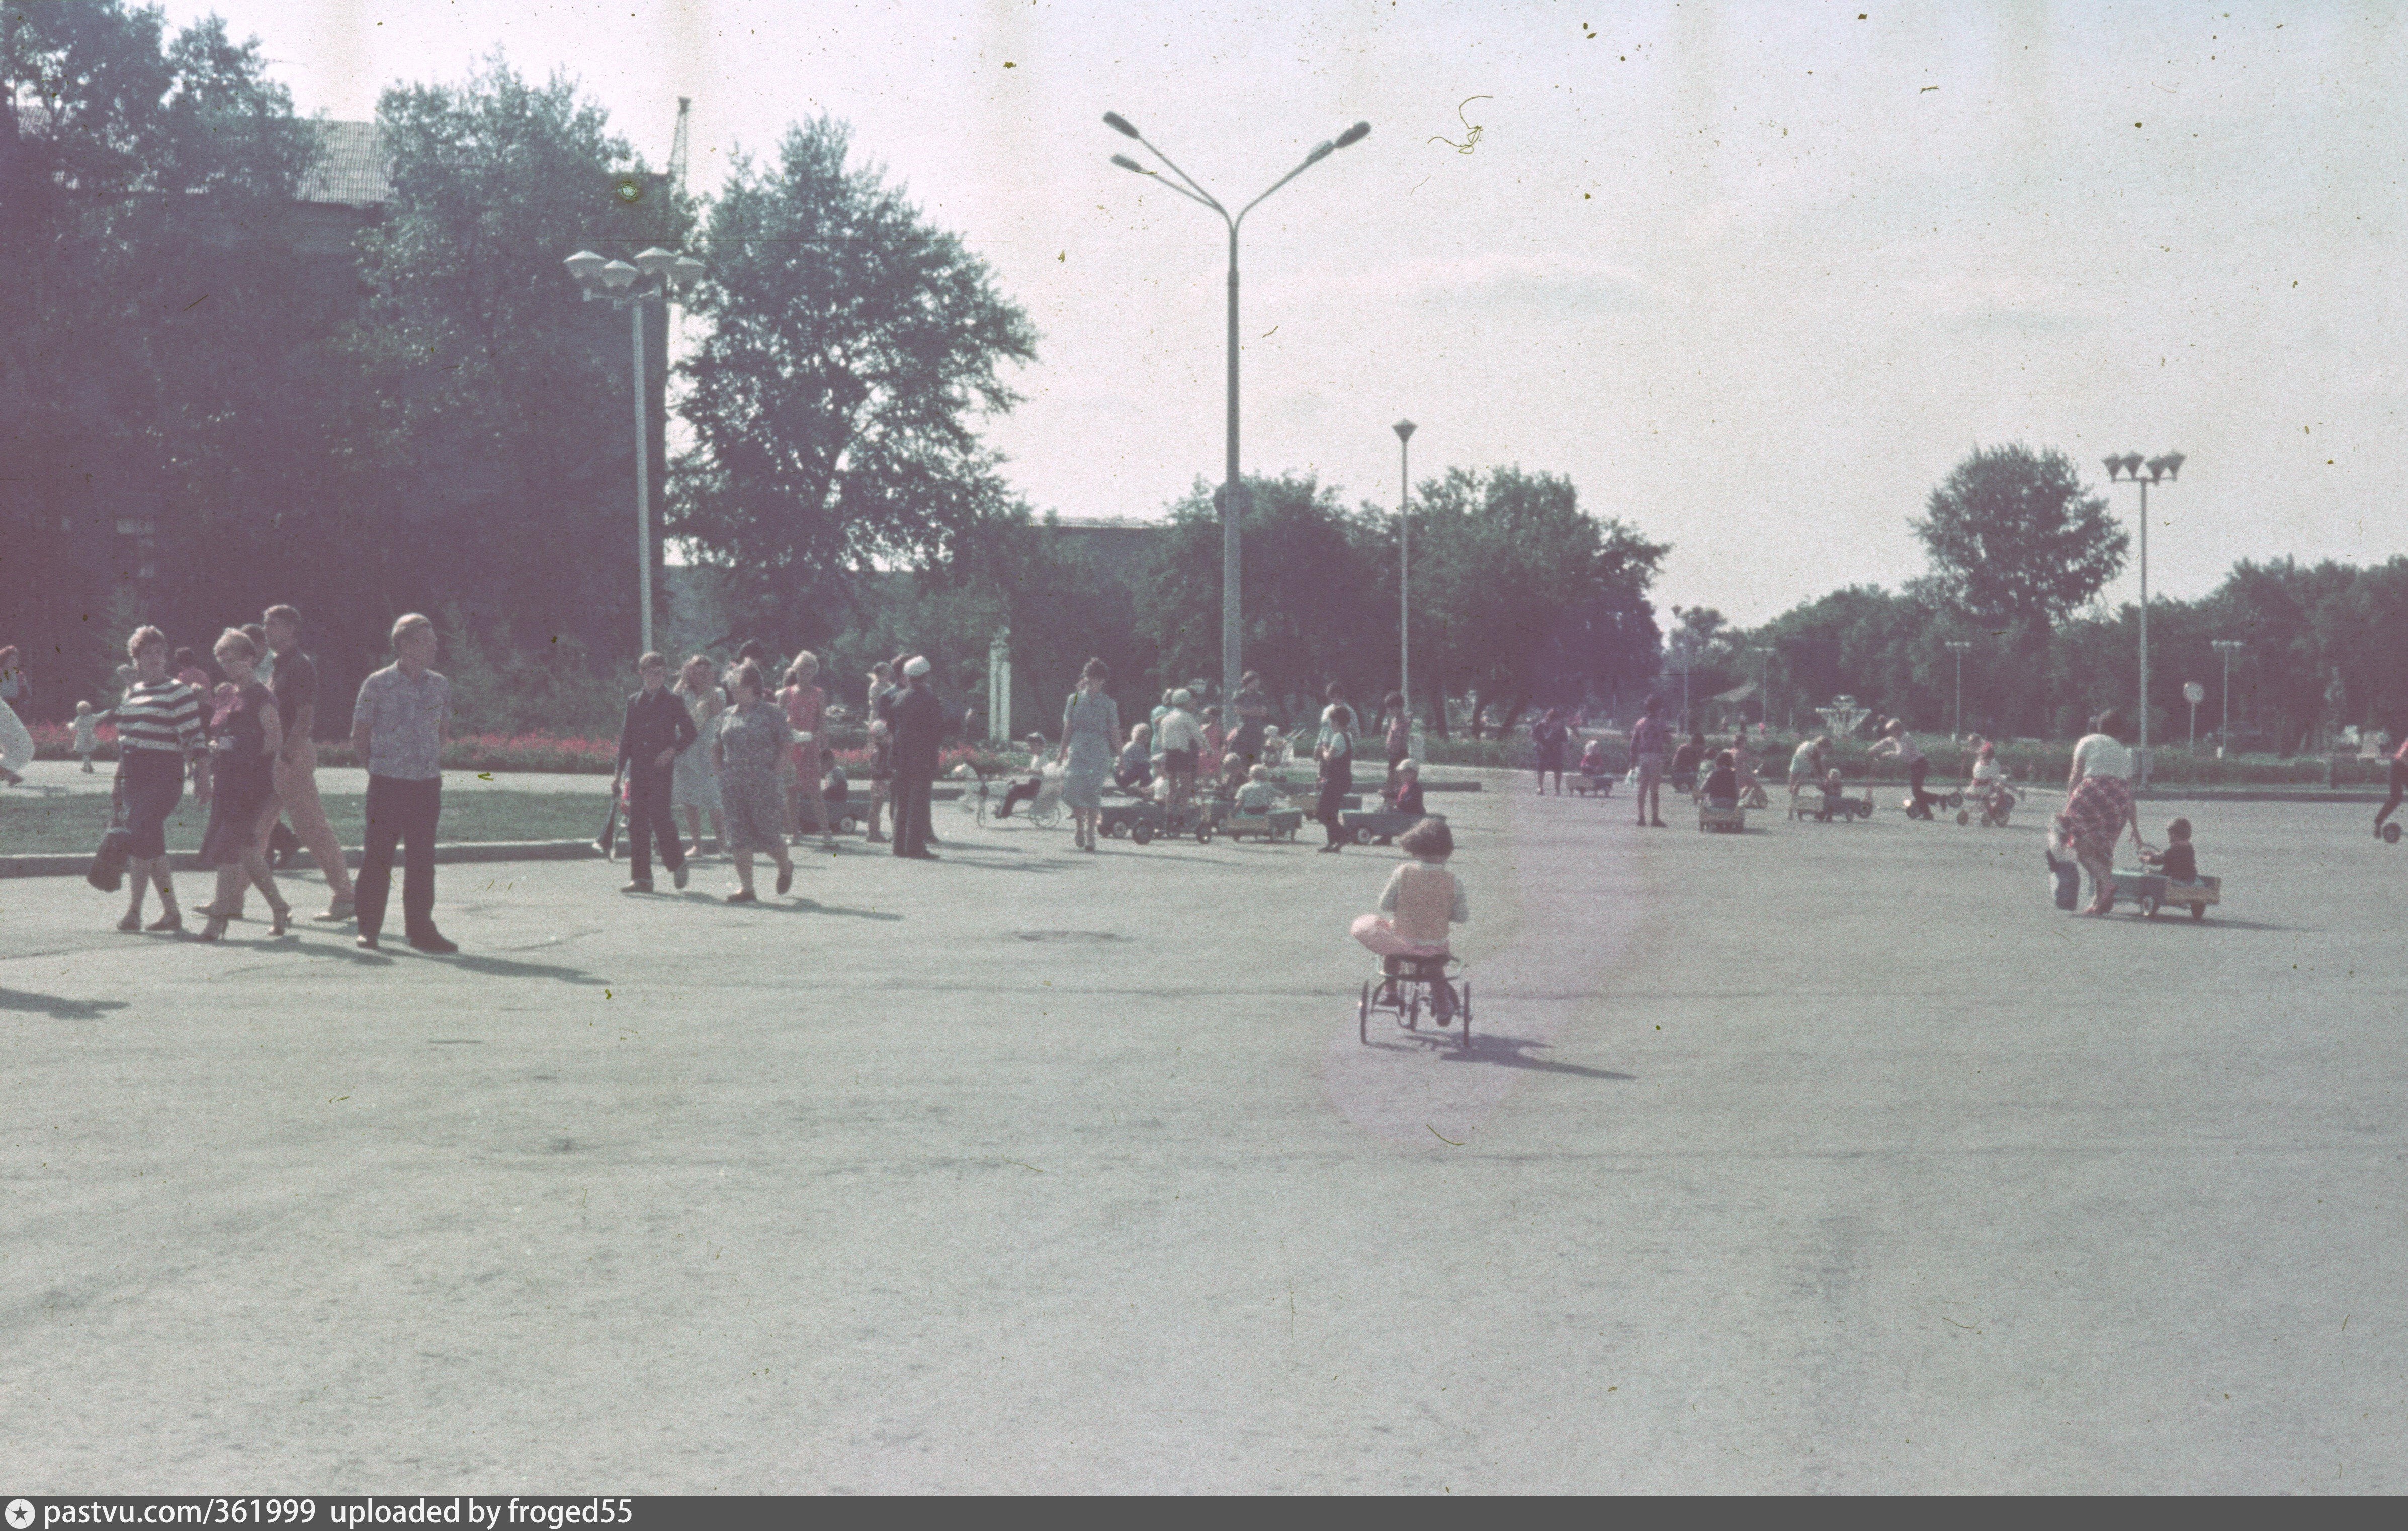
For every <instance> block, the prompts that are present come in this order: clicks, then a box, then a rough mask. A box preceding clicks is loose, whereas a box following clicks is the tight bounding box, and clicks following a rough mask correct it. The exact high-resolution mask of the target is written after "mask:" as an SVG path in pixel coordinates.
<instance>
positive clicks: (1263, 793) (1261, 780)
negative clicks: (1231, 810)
mask: <svg viewBox="0 0 2408 1531" xmlns="http://www.w3.org/2000/svg"><path fill="white" fill-rule="evenodd" d="M1229 758H1230V759H1231V760H1237V759H1238V757H1237V756H1236V755H1231V756H1230V757H1229ZM1246 778H1247V780H1246V784H1245V785H1244V786H1242V787H1240V788H1239V789H1238V811H1239V812H1240V813H1269V811H1270V810H1271V809H1273V808H1278V807H1279V806H1280V805H1281V804H1282V803H1283V802H1285V801H1286V800H1287V794H1285V793H1283V792H1282V791H1280V790H1279V788H1278V787H1277V786H1275V785H1273V784H1272V782H1271V768H1270V767H1269V766H1268V765H1256V766H1254V768H1253V769H1251V770H1249V771H1248V772H1246Z"/></svg>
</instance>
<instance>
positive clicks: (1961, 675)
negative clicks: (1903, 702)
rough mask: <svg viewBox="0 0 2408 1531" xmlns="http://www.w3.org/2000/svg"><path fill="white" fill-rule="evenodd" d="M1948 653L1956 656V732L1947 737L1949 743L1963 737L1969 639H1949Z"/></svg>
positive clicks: (1970, 642)
mask: <svg viewBox="0 0 2408 1531" xmlns="http://www.w3.org/2000/svg"><path fill="white" fill-rule="evenodd" d="M1947 642H1948V647H1949V650H1950V651H1952V652H1954V653H1955V654H1956V656H1957V731H1956V732H1955V733H1953V734H1951V735H1949V736H1948V737H1949V739H1950V741H1951V742H1954V741H1956V740H1957V739H1961V738H1963V737H1965V651H1966V650H1968V649H1970V648H1971V647H1972V646H1973V640H1972V639H1971V638H1950V639H1948V640H1947Z"/></svg>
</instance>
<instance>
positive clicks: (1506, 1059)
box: [1447, 1026, 1639, 1083]
mask: <svg viewBox="0 0 2408 1531" xmlns="http://www.w3.org/2000/svg"><path fill="white" fill-rule="evenodd" d="M1450 1040H1451V1039H1450ZM1550 1045H1551V1044H1549V1043H1546V1042H1533V1041H1527V1040H1525V1039H1524V1038H1522V1037H1501V1036H1498V1034H1497V1033H1495V1032H1486V1033H1484V1032H1482V1031H1481V1030H1479V1028H1478V1027H1477V1026H1474V1028H1473V1029H1472V1033H1471V1051H1470V1052H1459V1051H1458V1052H1449V1053H1448V1054H1447V1057H1448V1058H1449V1059H1451V1060H1452V1061H1454V1062H1455V1063H1467V1064H1472V1063H1487V1064H1496V1065H1498V1066H1499V1067H1503V1068H1527V1069H1532V1070H1534V1071H1536V1072H1538V1073H1541V1074H1570V1075H1571V1076H1572V1077H1573V1078H1575V1079H1584V1080H1615V1081H1617V1082H1621V1083H1629V1082H1631V1081H1633V1080H1637V1079H1638V1077H1639V1076H1638V1075H1636V1074H1617V1073H1615V1072H1613V1070H1612V1069H1610V1068H1588V1067H1584V1066H1582V1065H1580V1064H1567V1063H1556V1062H1555V1061H1554V1060H1553V1059H1551V1058H1541V1057H1537V1056H1534V1054H1536V1053H1538V1052H1543V1051H1545V1050H1546V1049H1547V1048H1548V1047H1549V1046H1550Z"/></svg>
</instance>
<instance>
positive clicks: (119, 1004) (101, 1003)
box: [0, 989, 127, 1021]
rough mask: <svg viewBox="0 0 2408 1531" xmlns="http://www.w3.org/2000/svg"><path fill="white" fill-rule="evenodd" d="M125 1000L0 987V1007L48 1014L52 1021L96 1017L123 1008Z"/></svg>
mask: <svg viewBox="0 0 2408 1531" xmlns="http://www.w3.org/2000/svg"><path fill="white" fill-rule="evenodd" d="M126 1004H127V1001H125V1000H122V999H69V998H67V997H66V996H65V995H64V994H28V993H26V992H25V991H23V990H22V989H0V1011H6V1010H15V1011H19V1012H22V1013H25V1014H30V1015H47V1016H49V1017H50V1019H51V1020H53V1021H97V1020H99V1019H100V1018H101V1017H102V1016H104V1015H107V1014H108V1012H109V1011H111V1010H122V1009H125V1007H126Z"/></svg>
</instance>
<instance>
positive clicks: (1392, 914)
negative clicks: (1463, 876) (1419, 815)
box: [1353, 819, 1471, 958]
mask: <svg viewBox="0 0 2408 1531" xmlns="http://www.w3.org/2000/svg"><path fill="white" fill-rule="evenodd" d="M1397 844H1398V846H1399V847H1401V848H1402V849H1403V851H1404V852H1405V854H1407V855H1409V856H1411V857H1412V858H1413V859H1412V860H1411V861H1409V862H1406V863H1405V864H1404V865H1403V866H1398V868H1397V869H1396V870H1395V871H1393V872H1391V873H1389V874H1388V885H1387V886H1386V887H1385V888H1383V889H1381V890H1380V912H1379V913H1377V914H1367V915H1364V916H1363V917H1362V918H1361V919H1359V920H1357V921H1355V928H1354V932H1353V934H1354V937H1355V939H1356V940H1358V941H1360V942H1362V943H1363V944H1364V945H1365V946H1367V947H1369V948H1370V949H1371V950H1372V951H1374V952H1378V953H1379V954H1380V955H1381V956H1383V957H1421V958H1430V957H1443V956H1445V955H1446V954H1447V950H1448V948H1447V937H1448V932H1449V927H1450V926H1454V925H1459V924H1464V923H1468V922H1469V920H1470V919H1471V905H1470V904H1469V902H1468V901H1467V900H1466V899H1465V898H1464V896H1463V885H1462V884H1461V883H1459V882H1457V881H1456V880H1455V874H1454V873H1453V872H1450V871H1448V870H1447V869H1446V863H1447V858H1448V857H1450V856H1452V855H1454V854H1455V836H1454V834H1453V832H1451V831H1450V830H1449V829H1448V828H1447V827H1446V821H1444V820H1443V819H1424V820H1423V821H1422V822H1421V823H1417V824H1415V825H1413V827H1412V828H1411V829H1408V830H1406V831H1405V832H1404V834H1403V835H1402V836H1400V837H1398V840H1397Z"/></svg>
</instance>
